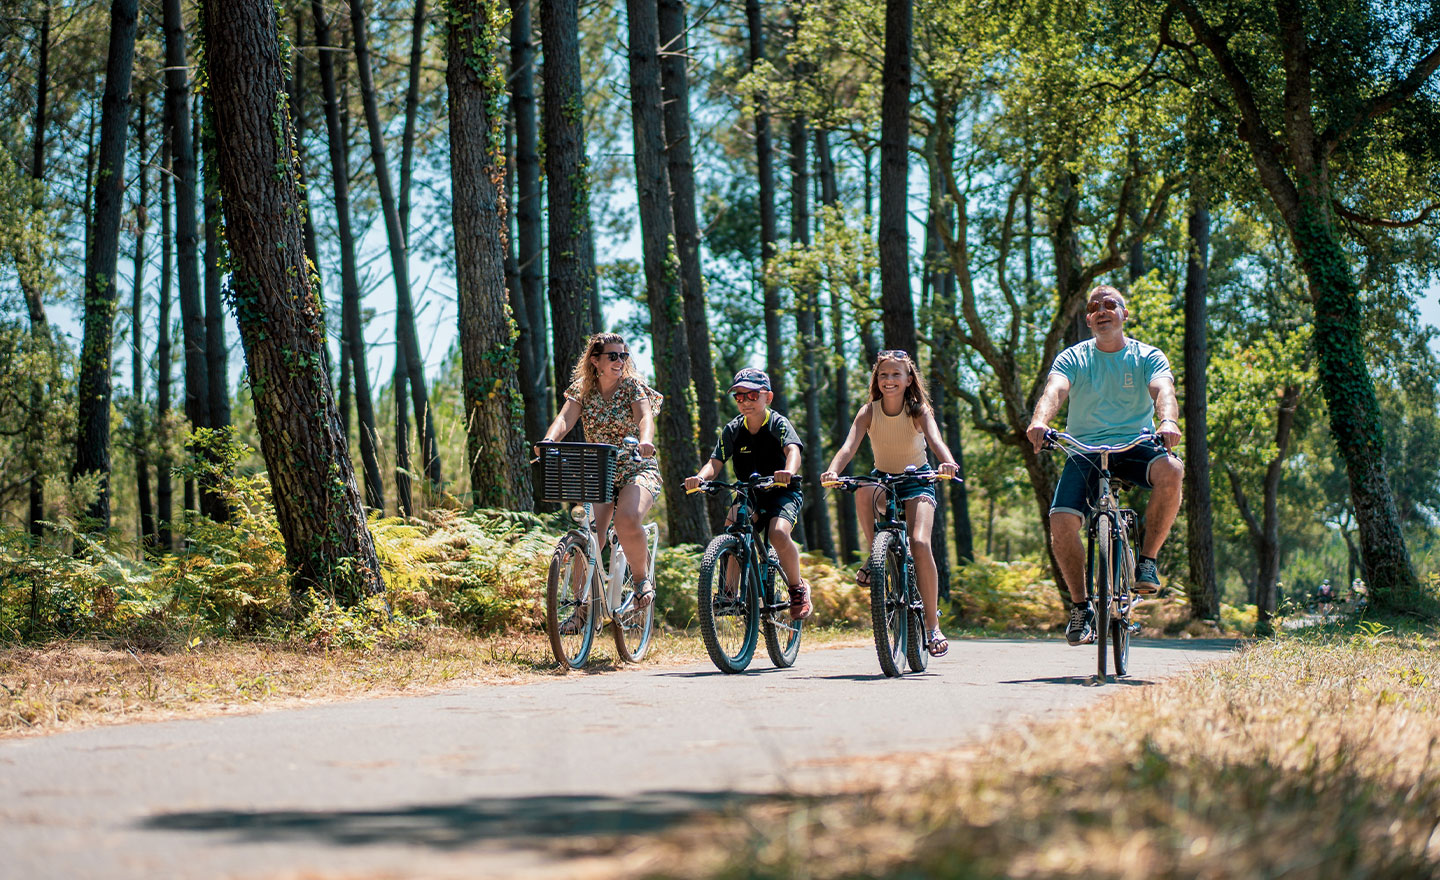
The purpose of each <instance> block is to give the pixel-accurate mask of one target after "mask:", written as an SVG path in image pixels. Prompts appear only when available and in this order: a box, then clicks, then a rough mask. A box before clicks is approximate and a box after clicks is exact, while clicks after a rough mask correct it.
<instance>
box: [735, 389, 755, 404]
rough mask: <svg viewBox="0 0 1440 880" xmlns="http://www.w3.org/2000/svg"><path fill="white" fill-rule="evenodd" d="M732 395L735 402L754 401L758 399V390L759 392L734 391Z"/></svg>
mask: <svg viewBox="0 0 1440 880" xmlns="http://www.w3.org/2000/svg"><path fill="white" fill-rule="evenodd" d="M734 396H735V402H736V403H754V402H755V401H757V400H759V399H760V392H759V391H736V392H735V395H734Z"/></svg>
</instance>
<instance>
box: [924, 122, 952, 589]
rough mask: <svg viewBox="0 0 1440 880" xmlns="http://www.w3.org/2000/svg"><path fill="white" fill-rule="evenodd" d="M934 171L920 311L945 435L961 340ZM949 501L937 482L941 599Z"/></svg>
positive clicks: (935, 546) (946, 576)
mask: <svg viewBox="0 0 1440 880" xmlns="http://www.w3.org/2000/svg"><path fill="white" fill-rule="evenodd" d="M942 118H943V117H942ZM935 173H936V172H935V166H934V165H933V164H932V165H931V177H932V181H931V198H930V212H929V213H930V216H929V217H928V218H927V220H926V223H925V261H924V265H923V270H922V271H923V272H924V276H923V279H924V288H927V289H928V291H929V294H930V296H929V299H930V302H929V303H928V305H927V303H926V302H925V299H926V298H925V295H924V292H923V291H922V293H921V296H920V304H921V311H920V314H921V315H922V316H923V318H924V319H926V320H927V322H928V323H929V325H930V377H929V378H928V379H927V380H926V382H927V383H928V384H929V386H930V392H931V397H930V404H931V409H932V410H933V411H934V414H935V424H936V427H938V428H939V429H940V435H941V436H942V437H943V436H944V435H945V429H946V428H947V427H948V419H949V417H950V413H949V411H948V408H947V407H945V406H944V405H943V404H942V401H944V400H945V398H946V397H947V396H948V390H949V389H950V388H951V387H952V386H953V385H954V383H955V373H956V370H957V365H956V363H955V356H956V354H955V353H956V350H957V346H958V342H956V341H954V340H952V339H951V338H950V336H951V332H950V327H949V326H948V324H947V321H948V320H950V316H951V315H953V314H954V311H955V310H954V307H953V306H951V305H950V304H949V303H947V302H946V300H945V291H944V285H945V278H946V276H947V275H948V274H949V273H948V272H946V271H945V263H944V257H943V253H944V249H943V246H942V245H941V244H940V230H939V228H938V226H937V224H938V222H939V217H938V214H939V213H940V211H941V210H943V207H944V203H943V202H942V201H940V199H939V198H937V197H938V195H939V193H940V188H939V187H938V186H937V183H938V181H936V180H934V179H933V178H934V177H935ZM937 464H938V462H937ZM949 501H950V499H949V498H948V497H947V493H946V492H945V484H943V483H939V484H936V486H935V522H934V524H933V527H932V528H931V530H930V535H931V538H930V540H931V549H932V551H933V554H934V556H935V570H936V574H937V575H938V577H939V589H940V598H942V599H949V598H950V540H949V538H950V536H949V534H948V531H949V530H948V528H947V524H948V522H949V517H948V515H947V514H948V513H949V509H948V508H949V506H950V504H949Z"/></svg>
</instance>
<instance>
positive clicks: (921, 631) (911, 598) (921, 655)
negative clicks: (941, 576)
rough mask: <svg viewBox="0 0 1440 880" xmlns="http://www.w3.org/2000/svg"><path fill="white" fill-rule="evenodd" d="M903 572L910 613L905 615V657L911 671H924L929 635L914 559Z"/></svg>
mask: <svg viewBox="0 0 1440 880" xmlns="http://www.w3.org/2000/svg"><path fill="white" fill-rule="evenodd" d="M905 574H906V577H907V579H908V582H909V584H910V588H909V589H908V590H906V594H907V595H906V599H907V601H906V603H905V604H906V605H907V606H908V607H909V609H910V613H909V614H907V615H906V616H905V621H906V626H907V627H908V629H907V630H906V633H905V659H906V661H907V662H909V664H910V671H911V672H924V671H925V668H926V667H927V666H929V665H930V651H929V650H928V649H927V648H926V647H925V642H926V638H927V636H928V635H929V634H928V633H926V632H925V606H924V605H922V604H921V603H920V581H919V580H917V579H916V577H915V561H914V560H913V559H912V560H910V564H909V565H907V566H906V567H905Z"/></svg>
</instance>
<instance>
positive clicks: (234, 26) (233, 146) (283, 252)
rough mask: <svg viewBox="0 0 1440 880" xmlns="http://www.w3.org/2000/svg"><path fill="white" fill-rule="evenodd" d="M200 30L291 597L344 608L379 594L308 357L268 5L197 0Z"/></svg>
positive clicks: (356, 501) (239, 300)
mask: <svg viewBox="0 0 1440 880" xmlns="http://www.w3.org/2000/svg"><path fill="white" fill-rule="evenodd" d="M203 16H204V36H205V46H206V60H207V64H208V75H209V83H210V93H211V100H212V101H213V102H214V117H215V143H216V155H217V158H218V160H219V161H218V169H217V170H218V172H219V178H220V190H221V195H222V198H223V202H224V208H225V221H226V223H225V229H226V234H227V237H228V239H229V245H230V253H231V257H232V264H233V274H232V278H233V282H232V283H233V285H234V288H233V289H234V303H235V311H236V318H237V320H238V322H239V325H240V337H241V341H242V343H243V344H244V347H245V359H246V364H247V367H248V371H249V376H250V382H251V386H252V388H253V389H254V401H255V425H256V429H257V431H258V433H259V435H260V445H261V451H262V452H263V454H264V457H265V464H266V467H267V468H268V470H269V475H270V483H271V488H272V490H273V497H274V501H275V513H276V517H277V519H278V521H279V525H280V532H281V534H282V535H283V537H284V539H285V555H286V561H287V562H288V564H289V565H290V567H291V569H292V570H293V571H294V574H295V576H294V580H293V581H292V586H291V589H292V594H293V595H294V596H296V597H303V596H305V595H306V591H308V590H310V589H312V588H314V589H320V590H325V591H328V592H329V593H330V594H331V595H333V596H334V597H335V598H336V600H337V601H340V602H357V601H359V600H360V599H361V598H363V597H364V596H365V595H367V594H378V593H381V592H382V591H383V590H384V585H383V584H382V583H381V581H380V564H379V560H378V559H377V558H376V555H375V545H374V543H373V542H372V540H371V537H370V532H369V530H368V528H367V527H366V523H365V508H364V505H362V504H361V502H360V492H359V490H358V488H357V487H356V485H355V475H354V471H353V470H352V469H351V465H350V456H349V454H348V452H347V450H346V442H345V437H344V435H343V433H342V432H341V428H342V426H341V424H340V419H339V415H338V413H337V412H336V410H335V399H334V395H333V394H332V392H331V390H330V382H329V377H328V376H327V375H326V374H325V371H324V368H323V363H324V359H323V356H322V350H323V348H324V345H325V325H324V318H323V313H322V310H321V306H320V292H319V290H317V289H316V287H315V286H314V285H313V283H312V278H311V276H310V273H309V272H308V271H306V266H305V258H304V253H305V249H304V232H303V229H302V228H301V221H300V192H299V181H298V178H297V177H296V174H295V168H294V164H293V161H292V157H291V153H290V151H291V149H292V144H293V142H294V141H293V132H292V130H291V127H290V121H289V117H288V114H285V113H283V112H277V108H279V107H282V106H283V104H282V101H283V92H284V87H285V83H284V79H283V74H282V61H281V58H280V35H279V30H278V22H277V21H276V15H275V8H274V6H273V5H272V4H270V3H269V2H267V0H204V6H203Z"/></svg>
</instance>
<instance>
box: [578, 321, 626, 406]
mask: <svg viewBox="0 0 1440 880" xmlns="http://www.w3.org/2000/svg"><path fill="white" fill-rule="evenodd" d="M607 345H624V346H625V350H626V351H629V350H630V346H629V345H626V343H625V337H623V336H621V335H620V334H619V333H596V334H595V335H593V336H591V337H590V341H589V342H587V343H586V344H585V351H584V352H582V353H581V355H580V358H579V359H578V360H576V361H575V369H573V370H571V371H570V384H571V385H572V386H574V387H576V388H578V389H579V390H580V399H581V400H585V399H587V398H589V397H590V395H592V394H594V393H595V392H596V391H599V390H600V375H599V374H598V373H597V372H595V367H594V366H593V365H592V364H591V363H590V358H592V357H594V356H595V355H598V354H601V353H602V352H604V351H605V346H607ZM639 375H640V373H639V372H638V371H636V369H635V359H634V358H633V357H630V358H626V359H625V367H624V369H623V370H622V371H621V373H620V378H621V379H630V378H635V377H638V376H639Z"/></svg>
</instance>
